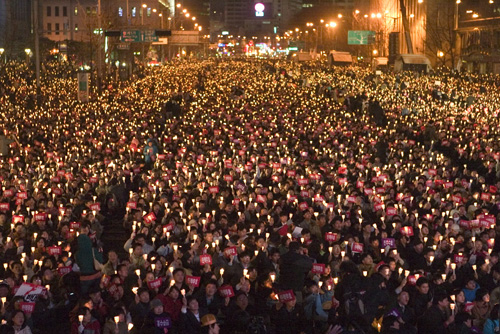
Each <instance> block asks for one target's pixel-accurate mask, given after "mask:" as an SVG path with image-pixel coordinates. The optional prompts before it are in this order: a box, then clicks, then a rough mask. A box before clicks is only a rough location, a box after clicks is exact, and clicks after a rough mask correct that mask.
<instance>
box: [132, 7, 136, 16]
mask: <svg viewBox="0 0 500 334" xmlns="http://www.w3.org/2000/svg"><path fill="white" fill-rule="evenodd" d="M136 15H137V7H132V17H135V16H136Z"/></svg>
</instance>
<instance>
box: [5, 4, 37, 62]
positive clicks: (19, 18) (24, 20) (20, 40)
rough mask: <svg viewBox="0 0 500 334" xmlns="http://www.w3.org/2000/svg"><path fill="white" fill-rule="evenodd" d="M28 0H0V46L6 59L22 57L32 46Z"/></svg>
mask: <svg viewBox="0 0 500 334" xmlns="http://www.w3.org/2000/svg"><path fill="white" fill-rule="evenodd" d="M32 40H33V38H32V6H31V1H30V0H0V48H2V49H4V50H5V51H4V54H3V56H4V57H6V58H7V59H10V58H18V57H24V56H25V52H24V50H25V49H26V48H30V47H32Z"/></svg>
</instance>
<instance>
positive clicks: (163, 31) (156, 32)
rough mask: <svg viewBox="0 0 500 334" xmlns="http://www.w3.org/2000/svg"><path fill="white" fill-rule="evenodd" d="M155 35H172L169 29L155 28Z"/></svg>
mask: <svg viewBox="0 0 500 334" xmlns="http://www.w3.org/2000/svg"><path fill="white" fill-rule="evenodd" d="M155 35H156V36H158V37H168V36H172V31H171V30H155Z"/></svg>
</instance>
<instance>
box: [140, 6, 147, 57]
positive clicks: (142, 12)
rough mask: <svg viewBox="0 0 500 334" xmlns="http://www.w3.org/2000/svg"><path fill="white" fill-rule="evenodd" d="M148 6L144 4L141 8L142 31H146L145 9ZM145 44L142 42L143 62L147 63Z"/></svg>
mask: <svg viewBox="0 0 500 334" xmlns="http://www.w3.org/2000/svg"><path fill="white" fill-rule="evenodd" d="M147 6H148V5H146V4H145V3H143V4H142V6H141V26H142V29H143V30H144V8H146V7H147ZM144 44H145V42H144V41H142V60H143V61H146V55H145V54H144V53H145V51H144V50H145V48H146V46H145V45H144Z"/></svg>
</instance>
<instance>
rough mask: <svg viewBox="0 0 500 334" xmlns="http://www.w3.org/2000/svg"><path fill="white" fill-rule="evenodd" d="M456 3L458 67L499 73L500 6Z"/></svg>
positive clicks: (471, 70)
mask: <svg viewBox="0 0 500 334" xmlns="http://www.w3.org/2000/svg"><path fill="white" fill-rule="evenodd" d="M456 6H457V9H456V13H457V18H456V31H457V44H456V48H457V49H458V50H459V57H460V58H459V61H458V62H457V68H458V69H459V70H461V71H467V72H476V73H482V74H484V73H493V74H500V5H499V4H495V2H493V3H492V2H489V3H478V2H476V1H470V0H469V1H467V0H462V1H461V2H460V3H459V4H456Z"/></svg>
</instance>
